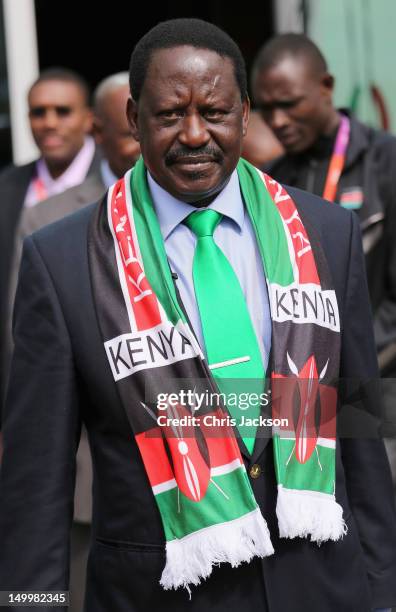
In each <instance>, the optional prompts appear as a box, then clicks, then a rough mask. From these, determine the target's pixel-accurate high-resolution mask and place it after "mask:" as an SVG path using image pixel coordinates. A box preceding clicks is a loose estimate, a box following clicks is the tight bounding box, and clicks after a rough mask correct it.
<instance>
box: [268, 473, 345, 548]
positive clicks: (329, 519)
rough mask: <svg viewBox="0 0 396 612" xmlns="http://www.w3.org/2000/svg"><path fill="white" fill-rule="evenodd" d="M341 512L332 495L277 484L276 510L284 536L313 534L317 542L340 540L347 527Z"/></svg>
mask: <svg viewBox="0 0 396 612" xmlns="http://www.w3.org/2000/svg"><path fill="white" fill-rule="evenodd" d="M342 512H343V510H342V506H340V504H338V503H337V502H336V501H335V499H334V497H333V496H331V495H326V494H318V493H317V492H315V491H312V492H311V491H296V490H295V489H285V488H283V487H282V486H281V485H280V486H278V500H277V505H276V514H277V517H278V523H279V535H280V537H281V538H290V539H292V538H298V537H300V538H308V537H310V540H311V542H317V543H318V544H321V543H322V542H326V541H327V540H333V541H337V540H340V539H342V538H343V536H344V535H346V533H347V531H348V527H347V525H346V523H345V521H344V519H343V516H342Z"/></svg>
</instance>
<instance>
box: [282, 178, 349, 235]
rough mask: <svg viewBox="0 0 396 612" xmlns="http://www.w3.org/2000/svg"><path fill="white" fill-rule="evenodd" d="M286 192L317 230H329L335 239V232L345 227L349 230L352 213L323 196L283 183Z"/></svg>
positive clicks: (341, 230)
mask: <svg viewBox="0 0 396 612" xmlns="http://www.w3.org/2000/svg"><path fill="white" fill-rule="evenodd" d="M284 188H285V189H286V191H287V193H288V194H289V195H290V197H291V198H292V199H293V200H294V202H295V204H296V206H297V208H298V209H299V211H300V212H301V214H302V215H303V217H304V218H305V219H306V220H307V221H309V222H310V224H311V225H313V226H314V227H315V228H316V229H317V230H318V231H319V232H320V234H322V232H330V233H334V238H335V239H337V237H338V234H336V233H335V232H337V233H338V232H343V231H344V230H345V228H348V231H349V230H350V225H351V220H352V215H353V213H352V212H351V211H349V210H346V209H345V208H342V207H341V206H338V205H337V204H334V203H333V202H328V201H327V200H324V199H323V198H321V197H319V196H317V195H314V194H312V193H308V191H303V190H302V189H297V188H296V187H289V186H288V185H284Z"/></svg>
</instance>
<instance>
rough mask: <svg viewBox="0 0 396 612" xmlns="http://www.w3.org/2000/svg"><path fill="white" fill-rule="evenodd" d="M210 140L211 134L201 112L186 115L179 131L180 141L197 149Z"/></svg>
mask: <svg viewBox="0 0 396 612" xmlns="http://www.w3.org/2000/svg"><path fill="white" fill-rule="evenodd" d="M209 140H210V134H209V132H208V130H207V127H206V123H205V120H204V119H203V117H201V115H199V113H193V114H191V115H186V116H185V117H184V119H183V123H182V126H181V130H180V132H179V141H180V143H181V144H183V145H186V146H187V147H190V148H191V149H196V148H198V147H202V146H203V145H205V144H207V143H208V142H209Z"/></svg>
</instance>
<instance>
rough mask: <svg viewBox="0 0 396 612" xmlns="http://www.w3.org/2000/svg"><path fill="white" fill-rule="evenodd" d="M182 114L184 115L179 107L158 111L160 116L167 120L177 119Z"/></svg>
mask: <svg viewBox="0 0 396 612" xmlns="http://www.w3.org/2000/svg"><path fill="white" fill-rule="evenodd" d="M183 115H184V112H183V111H182V110H181V109H179V108H177V109H173V110H167V111H162V112H161V113H160V117H162V118H163V119H166V120H168V121H172V120H175V119H179V118H180V117H183Z"/></svg>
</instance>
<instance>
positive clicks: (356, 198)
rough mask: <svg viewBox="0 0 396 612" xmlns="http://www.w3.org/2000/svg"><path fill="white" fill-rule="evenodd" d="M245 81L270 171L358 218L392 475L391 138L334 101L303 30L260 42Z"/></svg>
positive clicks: (395, 395) (395, 223) (395, 371)
mask: <svg viewBox="0 0 396 612" xmlns="http://www.w3.org/2000/svg"><path fill="white" fill-rule="evenodd" d="M252 85H253V87H252V89H253V98H254V100H255V103H256V105H257V107H258V108H259V109H260V110H261V113H262V116H263V118H264V120H265V121H267V123H268V124H269V126H270V127H271V128H272V130H273V131H274V133H275V135H276V137H277V138H278V140H279V141H280V142H281V143H282V145H283V147H284V149H285V154H284V155H283V156H282V157H280V158H278V159H277V160H275V161H274V162H273V163H272V164H270V165H269V167H268V172H269V174H270V175H271V176H273V177H274V178H275V179H276V180H278V181H280V182H282V183H285V184H287V185H292V186H294V187H299V188H301V189H305V190H307V191H311V192H312V193H315V194H317V195H320V196H323V198H325V199H327V200H330V201H332V202H336V203H338V204H339V205H341V206H343V207H344V208H347V209H352V210H354V211H355V212H356V214H357V215H358V217H359V220H360V228H361V231H362V236H363V248H364V251H365V258H366V269H367V278H368V285H369V292H370V298H371V305H372V311H373V315H374V333H375V339H376V344H377V351H378V360H379V365H380V370H381V375H382V376H383V377H386V378H384V379H383V381H382V384H383V394H384V400H385V410H386V414H385V429H384V433H385V435H387V436H389V437H392V438H393V439H392V440H391V439H390V440H388V441H387V448H388V453H389V456H390V460H391V464H392V469H393V477H394V480H395V478H396V441H395V440H394V437H395V436H396V418H395V406H394V402H395V399H396V389H395V384H394V378H395V376H396V240H395V228H396V173H395V169H396V138H395V137H394V136H392V135H390V134H387V133H385V132H383V131H379V130H375V129H373V128H371V127H368V126H366V125H364V124H363V123H361V122H360V121H357V120H356V119H355V118H354V117H353V116H350V115H349V113H348V112H347V111H345V110H338V109H337V108H335V106H334V104H333V99H332V95H333V88H334V78H333V76H331V75H330V74H329V72H328V69H327V64H326V60H325V58H324V57H323V55H322V53H321V52H320V50H319V49H318V47H317V46H316V45H315V44H314V43H313V42H312V41H311V40H310V39H309V38H307V37H306V36H305V35H302V34H283V35H280V36H277V37H275V38H273V39H272V40H270V41H269V42H268V43H267V44H266V45H264V47H263V48H262V49H261V51H260V52H259V54H258V56H257V58H256V61H255V65H254V68H253V78H252Z"/></svg>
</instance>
